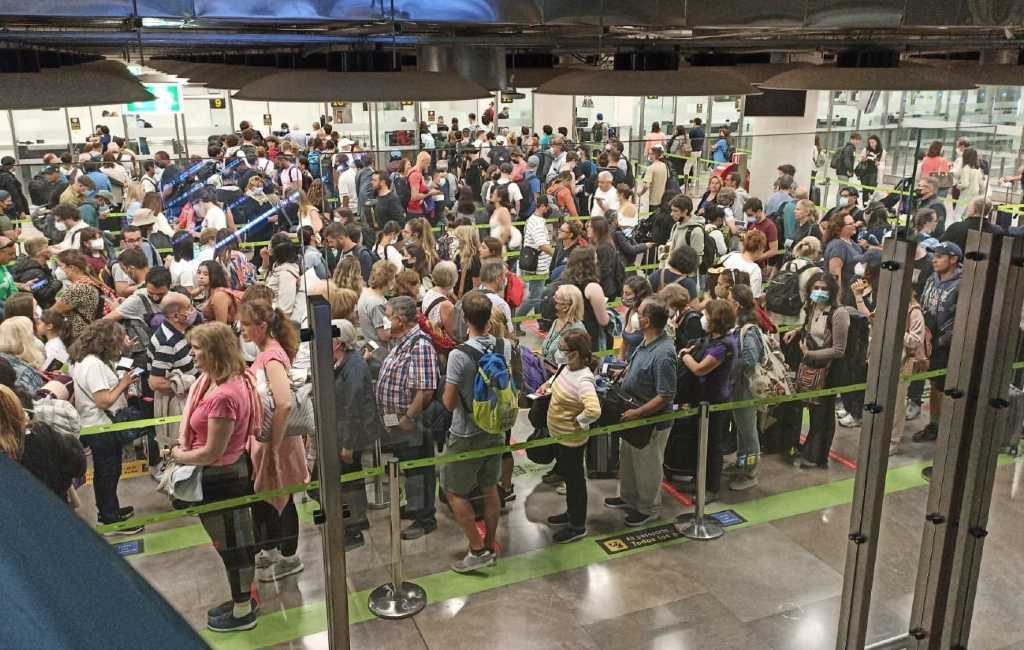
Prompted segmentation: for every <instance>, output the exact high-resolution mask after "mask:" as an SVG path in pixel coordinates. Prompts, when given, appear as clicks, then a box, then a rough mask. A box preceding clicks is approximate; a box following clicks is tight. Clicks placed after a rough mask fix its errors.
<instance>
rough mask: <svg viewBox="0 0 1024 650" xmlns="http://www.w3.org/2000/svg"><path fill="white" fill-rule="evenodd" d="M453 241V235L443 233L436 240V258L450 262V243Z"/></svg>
mask: <svg viewBox="0 0 1024 650" xmlns="http://www.w3.org/2000/svg"><path fill="white" fill-rule="evenodd" d="M454 241H455V235H453V234H451V233H450V232H445V233H444V234H442V235H441V236H440V237H438V238H437V241H436V247H437V258H438V259H439V260H441V261H444V262H450V261H451V260H452V243H453V242H454Z"/></svg>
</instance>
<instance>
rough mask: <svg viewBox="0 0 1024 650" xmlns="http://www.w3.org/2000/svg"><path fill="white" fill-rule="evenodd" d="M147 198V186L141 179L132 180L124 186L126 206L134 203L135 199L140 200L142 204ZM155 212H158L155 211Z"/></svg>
mask: <svg viewBox="0 0 1024 650" xmlns="http://www.w3.org/2000/svg"><path fill="white" fill-rule="evenodd" d="M145 198H146V188H144V187H143V186H142V183H140V182H139V181H132V182H131V183H128V187H126V188H124V206H125V207H126V208H127V207H128V206H129V205H131V204H132V202H133V201H138V202H139V205H142V200H143V199H145ZM154 214H157V213H156V212H154Z"/></svg>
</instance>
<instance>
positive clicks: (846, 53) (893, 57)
mask: <svg viewBox="0 0 1024 650" xmlns="http://www.w3.org/2000/svg"><path fill="white" fill-rule="evenodd" d="M899 64H900V53H899V52H897V51H896V50H843V51H841V52H839V53H837V54H836V67H837V68H895V67H898V66H899Z"/></svg>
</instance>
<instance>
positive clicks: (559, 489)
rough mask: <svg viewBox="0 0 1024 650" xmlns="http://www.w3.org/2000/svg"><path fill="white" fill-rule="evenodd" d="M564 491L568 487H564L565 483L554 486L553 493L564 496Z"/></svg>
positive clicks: (566, 490)
mask: <svg viewBox="0 0 1024 650" xmlns="http://www.w3.org/2000/svg"><path fill="white" fill-rule="evenodd" d="M566 492H568V489H567V488H566V487H565V483H560V484H559V485H556V486H555V494H560V495H562V496H563V497H564V496H565V493H566Z"/></svg>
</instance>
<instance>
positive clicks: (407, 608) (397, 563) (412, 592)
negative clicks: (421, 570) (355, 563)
mask: <svg viewBox="0 0 1024 650" xmlns="http://www.w3.org/2000/svg"><path fill="white" fill-rule="evenodd" d="M388 481H389V483H390V488H391V489H390V492H391V582H389V583H385V584H383V585H381V586H379V587H377V588H376V589H374V590H373V591H372V592H370V598H369V602H368V606H369V608H370V611H371V612H373V613H374V614H375V615H376V616H377V617H379V618H385V619H392V620H394V619H400V618H408V617H410V616H413V615H415V614H418V613H419V612H420V611H421V610H422V609H423V608H424V607H426V606H427V592H425V591H424V590H423V587H420V586H419V585H418V584H416V583H414V582H409V581H407V580H405V579H404V578H403V576H402V537H401V532H402V531H401V527H402V521H401V517H400V515H399V505H398V504H399V501H401V496H400V495H399V493H398V491H399V489H400V482H401V477H400V476H399V466H398V459H397V458H389V459H388Z"/></svg>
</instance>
